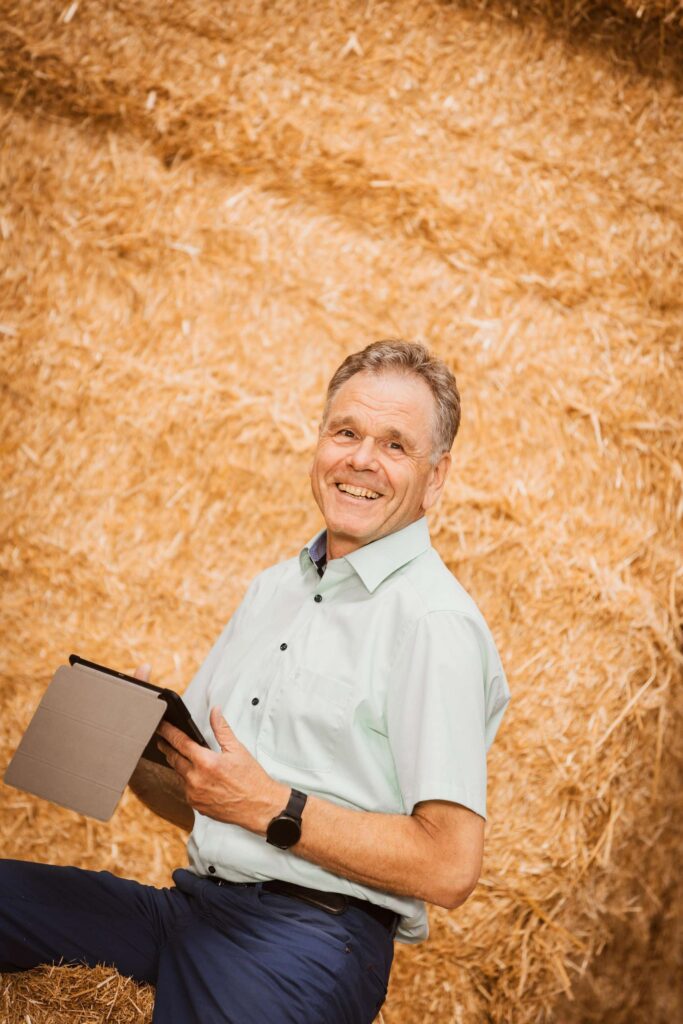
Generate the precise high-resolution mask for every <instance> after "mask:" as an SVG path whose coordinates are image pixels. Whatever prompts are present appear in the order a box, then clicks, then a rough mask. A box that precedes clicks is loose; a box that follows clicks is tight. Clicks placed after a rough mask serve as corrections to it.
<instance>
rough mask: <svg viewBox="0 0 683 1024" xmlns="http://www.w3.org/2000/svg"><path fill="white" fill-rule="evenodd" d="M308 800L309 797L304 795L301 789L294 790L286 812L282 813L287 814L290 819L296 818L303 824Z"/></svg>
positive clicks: (290, 795)
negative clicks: (302, 818)
mask: <svg viewBox="0 0 683 1024" xmlns="http://www.w3.org/2000/svg"><path fill="white" fill-rule="evenodd" d="M307 800H308V795H307V794H306V793H302V792H301V790H299V789H292V792H291V793H290V794H289V800H288V801H287V806H286V807H285V809H284V811H282V814H286V815H287V817H288V818H294V819H295V821H298V822H299V823H301V815H302V814H303V811H304V807H305V806H306V801H307Z"/></svg>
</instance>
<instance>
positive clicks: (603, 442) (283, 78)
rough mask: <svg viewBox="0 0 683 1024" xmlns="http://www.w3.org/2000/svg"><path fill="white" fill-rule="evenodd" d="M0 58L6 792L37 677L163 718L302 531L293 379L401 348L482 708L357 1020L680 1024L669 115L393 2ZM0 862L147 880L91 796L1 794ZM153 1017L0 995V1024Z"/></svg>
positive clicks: (180, 15)
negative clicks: (99, 666) (71, 659)
mask: <svg viewBox="0 0 683 1024" xmlns="http://www.w3.org/2000/svg"><path fill="white" fill-rule="evenodd" d="M226 11H227V12H228V13H226ZM2 46H3V72H2V76H3V77H2V91H3V96H4V101H3V107H2V111H1V116H2V124H3V136H4V145H3V149H2V155H1V158H0V176H1V178H0V180H1V181H2V206H1V208H0V237H1V241H0V245H1V246H2V265H3V275H4V287H3V289H2V291H1V292H0V303H1V306H0V331H1V332H2V334H1V338H2V348H3V362H2V367H3V371H2V372H3V404H2V413H1V415H2V423H1V433H0V437H1V444H2V456H3V457H2V464H1V465H2V469H1V473H2V495H3V498H2V504H1V506H0V515H1V516H2V548H1V558H2V569H3V581H4V592H3V608H2V615H3V637H4V657H3V664H2V690H1V692H0V706H1V708H2V717H1V719H0V721H1V723H2V724H1V729H2V751H3V757H4V761H5V762H6V760H7V759H8V758H9V756H10V754H11V752H12V751H13V750H14V749H15V747H16V744H17V743H18V740H19V737H20V736H21V734H22V731H23V729H24V728H25V727H26V724H27V722H28V721H29V719H30V716H31V714H32V712H33V709H34V707H35V705H36V704H37V702H38V699H39V697H40V694H41V693H42V691H43V689H44V688H45V686H46V684H47V682H48V680H49V678H50V676H51V674H52V672H53V671H54V669H55V667H56V666H57V665H58V664H60V663H63V662H64V660H65V658H67V657H68V655H69V653H70V652H71V651H77V652H78V653H80V654H82V655H83V656H84V657H90V658H93V659H94V660H97V661H100V662H103V663H109V664H112V665H117V666H120V667H121V668H122V669H124V670H126V669H131V668H132V667H133V666H135V665H136V664H139V663H140V662H142V661H146V660H149V661H151V662H152V663H153V665H154V669H155V674H154V677H153V678H155V679H156V680H157V681H161V680H163V681H164V682H166V683H167V684H169V685H172V686H174V687H176V688H177V689H179V690H182V688H183V687H184V686H185V685H186V683H187V681H188V680H189V678H190V677H191V675H192V673H193V671H194V669H195V668H196V667H197V665H198V664H199V662H200V661H201V659H202V658H203V656H204V655H205V653H206V652H207V650H208V648H209V646H210V644H211V642H212V640H213V639H214V638H215V636H216V634H217V633H218V631H219V629H220V628H221V626H222V625H223V623H224V622H225V620H226V619H227V618H228V616H229V615H230V613H231V612H232V611H233V609H234V608H235V607H236V605H237V603H238V602H239V600H240V598H241V596H242V594H243V592H244V590H245V587H246V585H247V583H248V582H249V580H250V579H251V578H252V577H253V576H254V575H255V574H256V572H258V571H259V570H260V569H261V568H263V567H265V566H267V565H269V564H271V563H272V562H274V561H276V560H278V559H281V558H285V557H289V556H291V555H292V554H293V553H295V552H296V551H297V550H298V549H299V547H300V545H301V543H302V542H303V541H304V540H306V539H307V538H308V537H309V536H310V535H311V534H312V533H313V532H314V531H315V530H316V529H317V528H318V526H319V518H318V514H317V511H316V509H315V507H314V505H313V502H312V499H311V497H310V494H309V486H308V481H307V467H308V465H309V461H310V458H311V453H312V450H313V446H314V442H315V434H316V428H317V422H318V417H319V413H320V409H321V399H322V394H323V389H324V385H325V382H326V380H327V378H328V376H329V375H330V373H331V372H332V371H333V370H334V369H335V367H336V366H337V365H338V363H339V362H340V361H341V360H342V358H343V357H344V356H345V355H346V354H347V353H348V352H350V351H353V350H355V349H358V348H360V347H362V346H363V345H364V344H366V343H367V342H369V341H371V340H374V339H376V338H380V337H386V336H387V335H400V336H404V337H408V338H420V339H423V340H426V341H427V342H429V343H430V344H431V345H432V346H433V347H434V349H435V350H436V351H437V352H438V353H439V354H440V355H442V356H443V357H444V358H445V359H446V360H447V361H448V362H449V363H450V365H451V366H452V367H453V368H454V370H455V371H456V373H457V376H458V381H459V384H460V388H461V391H462V395H463V410H464V412H463V426H462V430H461V435H460V437H459V438H458V440H457V442H456V448H455V451H454V454H455V461H454V467H453V472H452V475H451V477H450V479H449V482H448V486H447V489H446V493H445V496H444V499H443V501H442V503H441V504H440V506H439V507H438V508H437V509H436V510H435V511H434V513H433V514H431V515H430V522H431V527H432V535H433V541H434V543H435V545H436V546H437V547H438V549H439V551H440V552H441V554H442V556H443V557H444V559H445V560H446V562H447V563H448V565H449V566H450V567H451V568H452V570H453V571H454V572H455V573H456V574H457V576H458V577H459V579H460V580H461V581H462V583H463V584H464V585H465V586H466V587H467V588H468V589H469V590H470V592H471V593H472V594H473V595H474V596H475V598H476V600H477V601H478V603H479V605H480V606H481V608H482V610H483V612H484V614H485V615H486V617H487V619H488V621H489V623H490V625H491V627H492V630H493V633H494V635H495V636H496V638H497V641H498V643H499V646H500V649H501V653H502V656H503V660H504V662H505V665H506V667H507V670H508V674H509V677H510V682H511V686H512V691H513V703H512V705H511V708H510V710H509V713H508V716H507V718H506V720H505V722H504V726H503V728H502V730H501V733H500V735H499V738H498V739H497V741H496V743H495V744H494V747H493V749H492V754H491V757H490V804H489V821H488V825H487V845H486V857H485V864H484V870H483V875H482V878H481V881H480V884H479V886H478V887H477V889H476V891H475V893H474V895H473V896H472V897H471V898H470V900H469V901H468V902H467V903H466V904H465V905H464V907H462V908H461V909H459V910H457V911H455V912H446V911H443V910H439V909H435V910H434V911H433V913H432V915H431V923H432V934H431V938H430V940H429V941H428V942H427V943H425V944H423V945H422V946H420V947H417V948H399V950H398V955H397V960H396V966H395V970H394V974H393V978H392V984H391V988H390V993H389V998H388V1001H387V1003H386V1005H385V1008H384V1011H383V1014H384V1020H385V1022H386V1024H417V1022H422V1021H425V1020H429V1021H434V1022H458V1024H481V1022H483V1021H490V1022H493V1024H507V1022H514V1024H536V1022H551V1021H557V1022H561V1024H564V1022H570V1021H576V1022H577V1024H578V1022H579V1021H588V1020H596V1021H602V1022H612V1024H617V1022H624V1024H626V1022H628V1024H639V1022H643V1024H644V1022H647V1024H658V1022H660V1021H661V1022H664V1021H671V1020H675V1019H680V1018H681V1014H682V1013H683V1006H682V1005H681V1002H680V993H679V992H678V989H677V988H676V971H677V970H678V971H680V969H681V966H682V965H681V953H680V945H678V947H677V946H676V944H675V941H674V940H675V938H676V936H677V935H678V936H680V928H679V924H678V921H679V918H678V917H677V915H678V914H679V913H680V910H681V906H682V903H683V900H682V898H681V889H680V882H679V880H678V877H677V870H676V866H677V865H676V861H677V856H678V852H679V849H680V841H681V838H682V837H681V813H680V811H681V794H682V791H683V787H682V785H681V782H682V780H681V764H682V763H683V752H682V751H681V738H680V736H681V733H680V724H681V712H682V698H681V689H680V682H681V675H680V673H681V657H680V618H681V607H682V604H683V601H682V596H683V581H682V578H681V569H680V551H681V547H680V545H681V536H680V524H681V516H682V512H683V499H682V497H681V481H682V478H683V473H682V471H681V426H682V424H681V400H680V385H681V369H682V366H681V364H682V362H683V360H682V354H681V329H682V327H683V309H682V296H683V280H682V277H683V275H682V273H681V266H683V205H682V203H681V195H683V149H682V148H681V141H680V140H681V137H682V136H683V101H682V100H681V96H680V95H679V94H678V93H677V92H676V90H675V89H674V87H673V85H672V84H671V83H669V82H667V81H666V80H661V81H658V82H656V81H653V80H650V79H644V78H640V77H638V76H637V75H636V74H635V73H634V72H633V71H632V70H630V69H629V68H628V67H618V66H616V65H615V64H614V63H612V62H610V61H609V60H608V59H607V58H603V57H601V56H600V55H598V54H596V52H595V51H594V50H585V51H584V50H581V49H573V50H570V49H568V48H567V47H566V45H565V44H564V43H562V42H561V41H560V40H559V39H557V38H549V37H548V35H547V34H546V33H545V32H544V30H543V28H542V27H540V26H538V25H535V26H534V25H528V26H526V27H515V26H514V25H510V24H509V23H503V22H501V21H500V20H497V19H493V18H489V17H488V16H486V15H485V14H482V13H481V12H479V13H477V12H472V11H464V10H461V9H458V8H457V7H455V6H453V5H439V4H436V3H432V2H425V3H419V4H410V3H397V4H387V3H385V4H381V3H372V0H371V2H369V3H367V4H365V5H357V4H352V3H350V2H346V0H340V2H339V3H336V4H334V5H332V4H328V3H322V2H321V3H312V4H309V5H305V6H302V5H299V4H296V3H294V2H293V0H283V2H280V3H274V4H271V3H268V4H263V5H259V4H254V5H237V6H235V5H233V6H230V7H229V8H226V6H225V5H224V4H218V3H211V2H207V3H202V4H198V3H191V2H180V0H179V2H178V3H174V4H172V5H167V4H163V3H160V2H158V0H150V2H149V3H147V4H144V5H140V4H135V3H132V2H128V0H118V2H114V3H111V2H108V3H104V2H96V0H92V2H88V3H85V2H83V3H80V4H79V3H76V2H74V3H71V4H70V5H63V4H55V3H51V2H46V0H42V2H37V3H33V4H30V5H27V4H22V5H20V4H18V3H15V4H6V5H5V9H4V14H3V23H2ZM0 829H1V834H2V837H3V838H2V853H3V854H4V855H5V856H19V857H26V858H30V859H36V860H45V861H53V862H58V863H75V864H79V865H82V866H85V867H97V868H106V869H109V870H113V871H115V872H118V873H120V874H125V875H128V876H131V877H135V878H139V879H141V880H144V881H147V882H150V883H154V884H166V883H168V881H169V877H170V872H171V870H172V868H173V867H174V866H177V865H178V864H182V863H183V862H184V852H183V843H182V837H181V836H180V834H179V833H177V832H176V831H175V830H174V829H173V828H172V827H171V826H166V825H165V824H164V823H163V822H160V821H159V820H156V819H154V818H153V816H152V815H151V814H148V813H147V812H146V811H145V810H144V809H143V808H141V806H140V805H139V804H138V803H137V802H136V801H135V799H134V798H133V797H132V796H130V795H127V796H126V797H125V798H124V800H123V801H122V804H121V806H120V808H119V810H118V811H117V813H116V815H115V817H114V818H113V819H112V821H111V822H110V823H108V824H100V823H96V822H92V821H89V820H86V819H83V818H80V817H79V816H77V815H75V814H72V813H70V812H67V811H62V810H60V809H59V808H56V807H53V806H51V805H49V804H46V803H44V802H41V801H39V800H35V799H33V798H31V797H29V796H27V795H25V794H22V793H19V792H17V791H15V790H11V789H7V788H4V789H3V791H2V803H1V805H0ZM625 966H626V967H627V968H628V969H627V970H626V969H625ZM98 986H99V987H98ZM151 998H152V997H151V993H150V992H149V991H148V990H138V989H137V988H136V987H135V986H133V985H132V983H130V982H128V981H123V980H121V979H119V978H118V976H116V975H115V974H114V973H113V972H111V971H108V970H104V969H103V971H102V972H101V973H99V972H98V973H96V974H91V973H90V972H87V971H85V970H83V969H77V970H72V971H70V970H68V969H64V968H62V969H61V970H57V969H47V970H43V971H39V972H35V973H33V974H31V975H27V976H24V977H21V978H16V977H5V978H4V979H3V982H2V1000H3V1001H4V1002H3V1004H2V1005H3V1020H6V1021H7V1022H8V1024H19V1022H23V1024H25V1022H26V1021H27V1020H31V1021H32V1022H34V1024H35V1022H38V1021H43V1020H45V1021H48V1020H49V1021H61V1020H76V1019H82V1020H86V1019H87V1020H88V1021H92V1022H95V1021H105V1020H107V1021H112V1022H116V1024H123V1022H128V1021H130V1022H135V1024H142V1022H143V1021H147V1020H148V1019H149V1013H150V1007H151ZM83 1007H85V1010H84V1011H83V1013H81V1009H83ZM59 1014H62V1016H59Z"/></svg>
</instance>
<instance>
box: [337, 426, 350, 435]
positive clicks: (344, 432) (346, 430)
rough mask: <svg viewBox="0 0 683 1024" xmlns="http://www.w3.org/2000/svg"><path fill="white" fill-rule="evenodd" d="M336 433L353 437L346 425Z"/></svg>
mask: <svg viewBox="0 0 683 1024" xmlns="http://www.w3.org/2000/svg"><path fill="white" fill-rule="evenodd" d="M337 433H338V434H341V436H342V437H353V431H352V430H349V428H348V427H343V428H342V429H341V430H339V431H337Z"/></svg>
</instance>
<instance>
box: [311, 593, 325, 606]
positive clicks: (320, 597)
mask: <svg viewBox="0 0 683 1024" xmlns="http://www.w3.org/2000/svg"><path fill="white" fill-rule="evenodd" d="M322 599H323V595H322V594H316V595H315V597H314V598H313V600H314V601H317V603H318V604H320V602H321V601H322Z"/></svg>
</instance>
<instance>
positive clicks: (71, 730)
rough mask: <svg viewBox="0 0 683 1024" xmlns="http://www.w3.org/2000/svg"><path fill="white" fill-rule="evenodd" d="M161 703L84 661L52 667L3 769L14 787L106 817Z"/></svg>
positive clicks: (148, 692) (156, 720) (151, 729)
mask: <svg viewBox="0 0 683 1024" xmlns="http://www.w3.org/2000/svg"><path fill="white" fill-rule="evenodd" d="M165 708H166V705H165V703H164V701H163V700H159V699H158V695H157V694H156V693H155V692H153V691H151V690H146V689H144V688H143V687H141V686H136V685H135V683H129V682H127V681H125V680H123V679H117V678H116V677H115V676H107V675H105V674H104V673H102V672H97V671H95V670H93V669H89V668H86V667H84V666H83V665H73V666H71V665H68V666H67V665H62V666H61V667H60V668H58V669H57V671H56V672H55V674H54V676H53V677H52V681H51V682H50V685H49V686H48V688H47V690H46V691H45V694H44V695H43V699H42V700H41V702H40V704H39V705H38V708H37V710H36V712H35V714H34V716H33V718H32V719H31V721H30V723H29V726H28V728H27V730H26V732H25V733H24V735H23V737H22V739H21V742H20V744H19V746H18V748H17V751H16V753H15V755H14V757H13V758H12V760H11V761H10V764H9V766H8V768H7V771H6V772H5V777H4V781H5V782H6V783H7V784H8V785H10V786H15V787H16V788H17V789H23V790H25V791H26V792H28V793H33V794H35V795H36V796H40V797H43V798H44V799H45V800H51V801H52V802H53V803H55V804H60V805H61V806H62V807H68V808H70V809H71V810H73V811H78V812H79V813H80V814H86V815H89V816H90V817H92V818H98V819H99V820H100V821H108V820H109V818H111V816H112V814H113V813H114V810H115V809H116V805H117V804H118V802H119V800H120V798H121V795H122V793H123V791H124V789H125V788H126V785H127V784H128V780H129V779H130V777H131V775H132V774H133V771H134V770H135V766H136V765H137V763H138V760H139V759H140V756H141V754H142V752H143V750H144V749H145V747H146V745H147V743H148V741H149V740H150V738H151V737H152V736H153V734H154V730H155V729H156V727H157V725H158V724H159V722H160V721H161V717H162V715H163V713H164V711H165Z"/></svg>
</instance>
